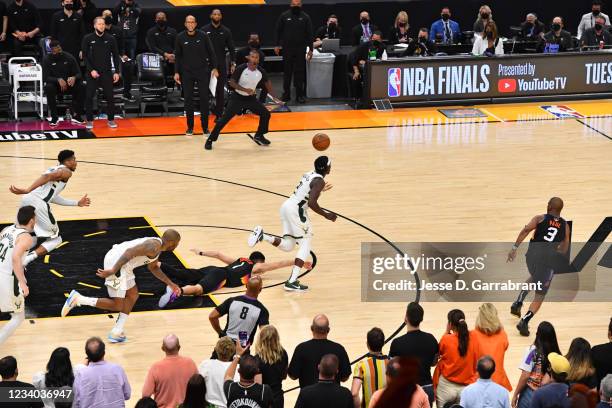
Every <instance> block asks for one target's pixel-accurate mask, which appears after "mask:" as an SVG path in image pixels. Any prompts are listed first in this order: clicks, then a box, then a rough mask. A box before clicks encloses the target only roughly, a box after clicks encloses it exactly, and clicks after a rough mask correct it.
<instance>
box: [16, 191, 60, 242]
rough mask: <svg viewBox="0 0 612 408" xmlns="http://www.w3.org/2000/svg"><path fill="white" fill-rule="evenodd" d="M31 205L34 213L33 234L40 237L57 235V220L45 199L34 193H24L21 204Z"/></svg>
mask: <svg viewBox="0 0 612 408" xmlns="http://www.w3.org/2000/svg"><path fill="white" fill-rule="evenodd" d="M26 205H31V206H32V207H34V213H35V214H36V224H35V225H34V234H36V236H37V237H40V238H55V237H57V236H58V235H59V226H58V225H57V220H56V219H55V217H54V216H53V214H52V213H51V206H49V203H48V202H46V201H45V200H43V199H41V198H40V197H37V196H35V195H30V194H26V195H25V196H24V197H23V199H22V200H21V206H22V207H24V206H26Z"/></svg>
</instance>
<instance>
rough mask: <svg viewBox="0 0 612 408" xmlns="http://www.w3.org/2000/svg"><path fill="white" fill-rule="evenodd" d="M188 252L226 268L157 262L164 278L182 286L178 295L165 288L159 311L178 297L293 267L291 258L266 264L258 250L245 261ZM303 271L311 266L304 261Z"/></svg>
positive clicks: (236, 284)
mask: <svg viewBox="0 0 612 408" xmlns="http://www.w3.org/2000/svg"><path fill="white" fill-rule="evenodd" d="M191 251H192V252H193V253H195V254H196V255H200V256H205V257H208V258H214V259H218V260H219V261H221V262H223V263H224V264H225V265H226V266H205V267H203V268H199V269H176V268H173V267H171V266H170V265H167V264H163V263H161V262H159V261H158V263H159V264H160V268H161V270H162V271H163V272H164V273H165V274H166V276H168V277H169V278H171V279H173V281H175V282H179V283H180V284H181V285H182V286H181V288H180V293H179V294H177V293H176V292H175V291H174V290H173V289H172V288H171V287H170V286H168V287H166V293H165V294H164V295H163V296H162V297H161V298H160V299H159V307H160V308H164V307H166V306H167V305H169V304H170V303H172V302H174V301H175V300H177V299H178V298H179V297H180V296H202V295H207V294H210V293H213V292H215V291H217V290H219V289H221V288H237V287H243V286H244V285H246V284H247V282H248V281H249V279H251V277H253V276H257V275H262V274H264V273H266V272H269V271H273V270H276V269H281V268H287V267H290V266H293V265H294V260H293V259H288V260H285V261H277V262H266V257H265V256H264V254H262V253H261V252H259V251H255V252H253V253H251V255H249V257H248V258H235V257H232V256H229V255H226V254H224V253H222V252H219V251H202V250H200V249H191ZM304 268H306V269H307V270H310V269H312V264H311V263H310V262H304Z"/></svg>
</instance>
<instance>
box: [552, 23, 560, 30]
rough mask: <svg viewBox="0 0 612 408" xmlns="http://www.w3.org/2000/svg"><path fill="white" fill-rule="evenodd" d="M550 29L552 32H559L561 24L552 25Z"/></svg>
mask: <svg viewBox="0 0 612 408" xmlns="http://www.w3.org/2000/svg"><path fill="white" fill-rule="evenodd" d="M551 28H552V30H553V31H559V30H560V29H561V24H557V23H554V24H553V25H552V26H551Z"/></svg>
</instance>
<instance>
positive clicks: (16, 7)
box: [6, 0, 40, 57]
mask: <svg viewBox="0 0 612 408" xmlns="http://www.w3.org/2000/svg"><path fill="white" fill-rule="evenodd" d="M6 11H7V14H8V25H9V28H10V31H11V35H12V38H13V56H15V57H21V56H22V55H23V46H24V44H31V45H34V46H35V47H36V49H38V39H39V37H40V15H39V14H38V9H37V8H36V7H35V6H34V5H33V4H32V3H30V2H28V1H26V0H15V1H13V2H12V3H11V4H10V5H9V6H8V8H7V10H6Z"/></svg>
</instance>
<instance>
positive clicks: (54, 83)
mask: <svg viewBox="0 0 612 408" xmlns="http://www.w3.org/2000/svg"><path fill="white" fill-rule="evenodd" d="M49 45H50V46H51V54H47V55H45V57H44V59H43V63H42V67H43V81H44V82H45V94H46V95H47V103H48V104H49V110H50V111H51V121H50V122H49V125H50V126H57V123H58V112H57V96H58V95H64V94H71V95H72V112H73V115H74V116H73V117H72V120H73V121H74V122H75V123H78V124H82V123H83V116H82V115H83V103H84V98H85V88H84V86H83V81H82V78H83V76H82V75H81V67H79V64H78V62H77V61H76V59H75V57H74V56H72V55H71V54H69V53H66V52H63V51H62V46H61V45H60V43H59V41H57V40H51V42H50V43H49Z"/></svg>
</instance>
